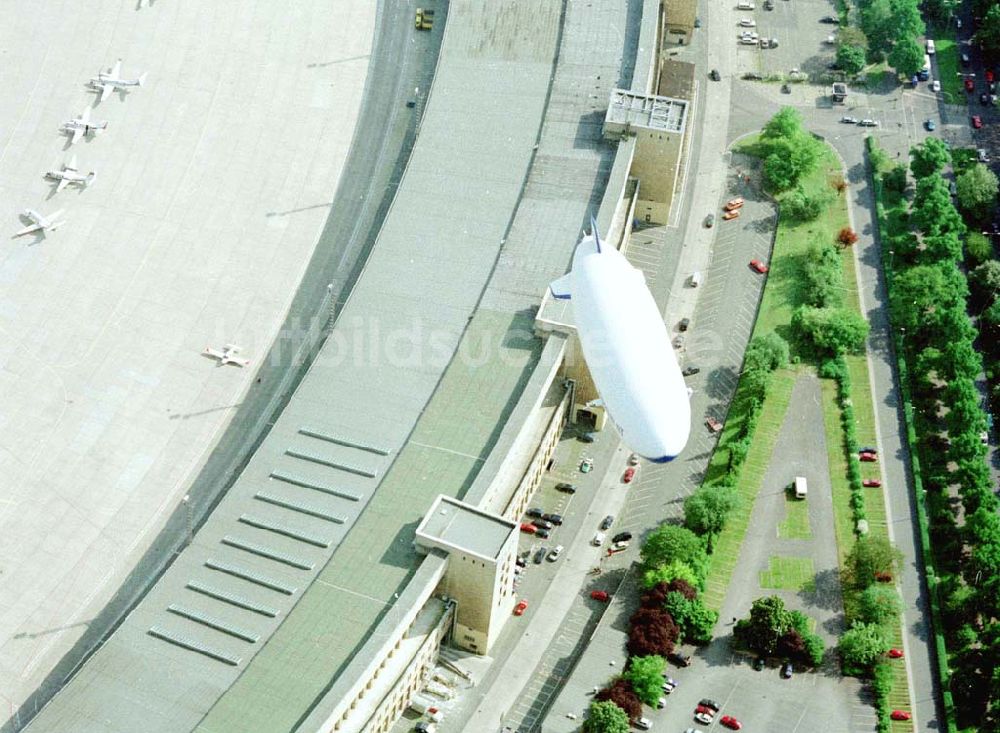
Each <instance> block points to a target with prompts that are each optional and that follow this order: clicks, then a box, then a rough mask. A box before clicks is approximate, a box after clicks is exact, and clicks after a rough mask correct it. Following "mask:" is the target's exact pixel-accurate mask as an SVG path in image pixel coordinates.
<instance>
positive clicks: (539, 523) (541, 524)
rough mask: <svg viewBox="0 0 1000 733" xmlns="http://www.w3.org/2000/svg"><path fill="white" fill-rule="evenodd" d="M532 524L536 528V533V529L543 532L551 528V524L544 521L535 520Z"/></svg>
mask: <svg viewBox="0 0 1000 733" xmlns="http://www.w3.org/2000/svg"><path fill="white" fill-rule="evenodd" d="M532 524H534V525H535V527H536V528H537V529H536V532H537V531H538V529H545V530H549V529H552V526H553V525H552V522H549V521H546V520H544V519H536V520H535V521H534V522H532Z"/></svg>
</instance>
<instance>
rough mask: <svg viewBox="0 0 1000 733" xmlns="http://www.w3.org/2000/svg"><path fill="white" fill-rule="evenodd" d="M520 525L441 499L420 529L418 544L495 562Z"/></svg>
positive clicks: (458, 502)
mask: <svg viewBox="0 0 1000 733" xmlns="http://www.w3.org/2000/svg"><path fill="white" fill-rule="evenodd" d="M516 530H517V524H515V523H514V522H511V521H509V520H507V519H504V518H502V517H500V516H497V515H495V514H489V513H487V512H484V511H481V510H479V509H477V508H476V507H474V506H469V505H468V504H463V503H462V502H460V501H458V500H457V499H452V498H451V497H449V496H444V495H441V496H439V497H438V498H437V499H436V500H435V501H434V504H433V505H432V506H431V508H430V510H429V511H428V512H427V516H425V517H424V521H423V522H421V523H420V526H419V527H417V543H418V544H420V545H423V546H425V547H438V548H441V549H443V550H445V551H449V550H458V551H461V552H463V553H465V554H467V555H475V556H477V557H481V558H483V559H485V560H490V561H493V562H495V561H496V560H498V559H499V558H500V551H501V550H502V549H503V548H504V546H505V545H506V544H507V543H508V540H509V539H510V536H511V535H512V534H514V533H515V532H516Z"/></svg>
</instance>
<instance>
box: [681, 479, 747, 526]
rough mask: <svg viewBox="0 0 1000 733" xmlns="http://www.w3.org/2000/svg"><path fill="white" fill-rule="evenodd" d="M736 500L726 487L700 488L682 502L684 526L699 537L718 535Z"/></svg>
mask: <svg viewBox="0 0 1000 733" xmlns="http://www.w3.org/2000/svg"><path fill="white" fill-rule="evenodd" d="M737 498H738V497H737V494H736V492H735V491H734V490H733V489H732V488H730V487H728V486H719V485H711V486H702V487H701V488H699V489H698V490H696V491H695V492H694V493H693V494H691V496H689V497H688V498H687V499H685V500H684V526H685V527H687V528H688V529H690V530H691V531H692V532H696V533H697V534H700V535H704V534H718V533H719V532H721V531H722V527H723V526H724V525H725V523H726V517H727V516H728V515H729V512H731V511H732V510H733V508H734V507H735V506H736V501H737Z"/></svg>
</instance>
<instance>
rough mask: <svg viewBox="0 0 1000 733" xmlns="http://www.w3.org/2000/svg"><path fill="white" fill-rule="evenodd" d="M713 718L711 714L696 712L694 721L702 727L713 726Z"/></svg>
mask: <svg viewBox="0 0 1000 733" xmlns="http://www.w3.org/2000/svg"><path fill="white" fill-rule="evenodd" d="M713 717H714V716H713V715H712V714H711V713H703V712H700V711H698V710H695V711H694V719H695V720H696V721H698V722H699V723H701V724H702V725H711V724H712V718H713Z"/></svg>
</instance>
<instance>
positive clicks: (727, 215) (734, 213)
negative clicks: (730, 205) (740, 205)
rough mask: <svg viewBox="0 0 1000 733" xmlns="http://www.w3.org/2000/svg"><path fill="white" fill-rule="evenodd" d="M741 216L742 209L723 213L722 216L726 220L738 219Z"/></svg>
mask: <svg viewBox="0 0 1000 733" xmlns="http://www.w3.org/2000/svg"><path fill="white" fill-rule="evenodd" d="M739 216H740V210H739V209H734V210H733V211H727V212H726V213H725V214H723V215H722V218H723V219H725V220H726V221H732V220H733V219H738V218H739Z"/></svg>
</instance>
